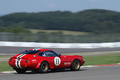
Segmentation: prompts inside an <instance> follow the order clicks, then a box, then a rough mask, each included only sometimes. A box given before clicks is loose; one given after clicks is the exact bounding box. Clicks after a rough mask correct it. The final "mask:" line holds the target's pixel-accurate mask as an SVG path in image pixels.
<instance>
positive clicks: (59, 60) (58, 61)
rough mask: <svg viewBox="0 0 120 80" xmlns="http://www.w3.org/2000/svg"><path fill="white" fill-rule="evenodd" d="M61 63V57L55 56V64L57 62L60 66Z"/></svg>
mask: <svg viewBox="0 0 120 80" xmlns="http://www.w3.org/2000/svg"><path fill="white" fill-rule="evenodd" d="M60 63H61V59H60V58H59V57H55V58H54V64H55V65H56V66H59V65H60Z"/></svg>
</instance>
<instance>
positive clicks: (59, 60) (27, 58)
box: [8, 49, 85, 73]
mask: <svg viewBox="0 0 120 80" xmlns="http://www.w3.org/2000/svg"><path fill="white" fill-rule="evenodd" d="M8 63H9V65H10V66H11V67H13V69H14V70H15V71H16V72H17V73H25V72H26V71H27V70H32V71H38V72H42V73H46V72H48V71H49V70H51V71H52V70H56V69H65V68H70V69H71V70H73V71H77V70H79V69H80V67H81V66H82V65H83V64H84V63H85V59H84V58H83V57H82V56H79V55H61V54H57V53H56V52H54V51H53V50H51V49H29V50H25V51H23V52H21V53H20V54H17V55H15V56H13V57H11V58H10V59H9V61H8Z"/></svg>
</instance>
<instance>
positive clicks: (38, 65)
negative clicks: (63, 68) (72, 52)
mask: <svg viewBox="0 0 120 80" xmlns="http://www.w3.org/2000/svg"><path fill="white" fill-rule="evenodd" d="M42 62H47V63H48V65H49V67H50V64H49V62H48V61H47V60H41V61H39V63H38V64H37V66H36V69H38V68H39V67H40V65H41V63H42Z"/></svg>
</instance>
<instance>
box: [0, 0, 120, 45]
mask: <svg viewBox="0 0 120 80" xmlns="http://www.w3.org/2000/svg"><path fill="white" fill-rule="evenodd" d="M119 3H120V1H119V0H115V1H113V0H69V1H65V0H60V1H58V0H57V1H56V0H34V1H33V0H31V1H30V0H20V1H16V0H1V1H0V41H12V42H50V43H102V42H119V41H120V37H119V36H120V12H119V11H120V8H119V7H120V5H119ZM113 5H114V6H113Z"/></svg>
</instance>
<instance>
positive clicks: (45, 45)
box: [0, 41, 120, 48]
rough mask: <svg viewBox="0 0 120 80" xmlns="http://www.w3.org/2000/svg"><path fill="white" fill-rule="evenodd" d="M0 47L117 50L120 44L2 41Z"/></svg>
mask: <svg viewBox="0 0 120 80" xmlns="http://www.w3.org/2000/svg"><path fill="white" fill-rule="evenodd" d="M0 46H10V47H38V48H106V47H108V48H115V47H120V42H111V43H37V42H6V41H0Z"/></svg>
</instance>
